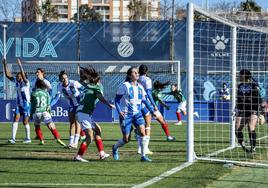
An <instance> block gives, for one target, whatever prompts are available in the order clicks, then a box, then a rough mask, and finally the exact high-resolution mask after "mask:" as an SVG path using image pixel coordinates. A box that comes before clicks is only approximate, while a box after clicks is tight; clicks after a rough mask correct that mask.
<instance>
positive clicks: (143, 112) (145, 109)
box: [141, 105, 150, 116]
mask: <svg viewBox="0 0 268 188" xmlns="http://www.w3.org/2000/svg"><path fill="white" fill-rule="evenodd" d="M141 113H142V115H143V116H148V115H149V114H150V111H149V110H148V108H147V107H146V106H145V105H144V106H143V107H142V109H141Z"/></svg>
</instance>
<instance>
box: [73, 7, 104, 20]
mask: <svg viewBox="0 0 268 188" xmlns="http://www.w3.org/2000/svg"><path fill="white" fill-rule="evenodd" d="M72 20H74V21H75V22H76V21H77V13H75V14H74V17H73V18H72ZM79 20H80V21H101V15H100V13H98V12H96V11H95V9H93V8H89V7H88V5H81V6H80V7H79Z"/></svg>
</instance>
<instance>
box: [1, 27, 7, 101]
mask: <svg viewBox="0 0 268 188" xmlns="http://www.w3.org/2000/svg"><path fill="white" fill-rule="evenodd" d="M2 28H3V58H4V59H7V51H6V50H7V47H6V46H7V45H6V44H7V25H6V24H3V25H2ZM3 75H4V76H3V86H4V96H3V98H4V100H6V99H7V93H6V92H7V83H6V76H5V70H4V67H3Z"/></svg>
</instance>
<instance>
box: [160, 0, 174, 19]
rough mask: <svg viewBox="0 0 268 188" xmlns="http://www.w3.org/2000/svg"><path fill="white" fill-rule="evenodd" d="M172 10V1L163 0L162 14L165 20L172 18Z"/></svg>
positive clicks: (161, 5) (161, 4)
mask: <svg viewBox="0 0 268 188" xmlns="http://www.w3.org/2000/svg"><path fill="white" fill-rule="evenodd" d="M171 10H172V3H171V1H170V0H162V1H161V3H160V14H161V18H162V19H163V20H168V19H169V18H170V14H171Z"/></svg>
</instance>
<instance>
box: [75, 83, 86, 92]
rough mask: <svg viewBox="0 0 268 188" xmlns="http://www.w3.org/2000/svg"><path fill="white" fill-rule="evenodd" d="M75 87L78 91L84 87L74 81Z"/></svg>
mask: <svg viewBox="0 0 268 188" xmlns="http://www.w3.org/2000/svg"><path fill="white" fill-rule="evenodd" d="M74 87H75V88H77V89H78V90H80V89H82V88H83V87H84V86H83V85H82V84H80V83H79V82H77V81H74Z"/></svg>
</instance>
